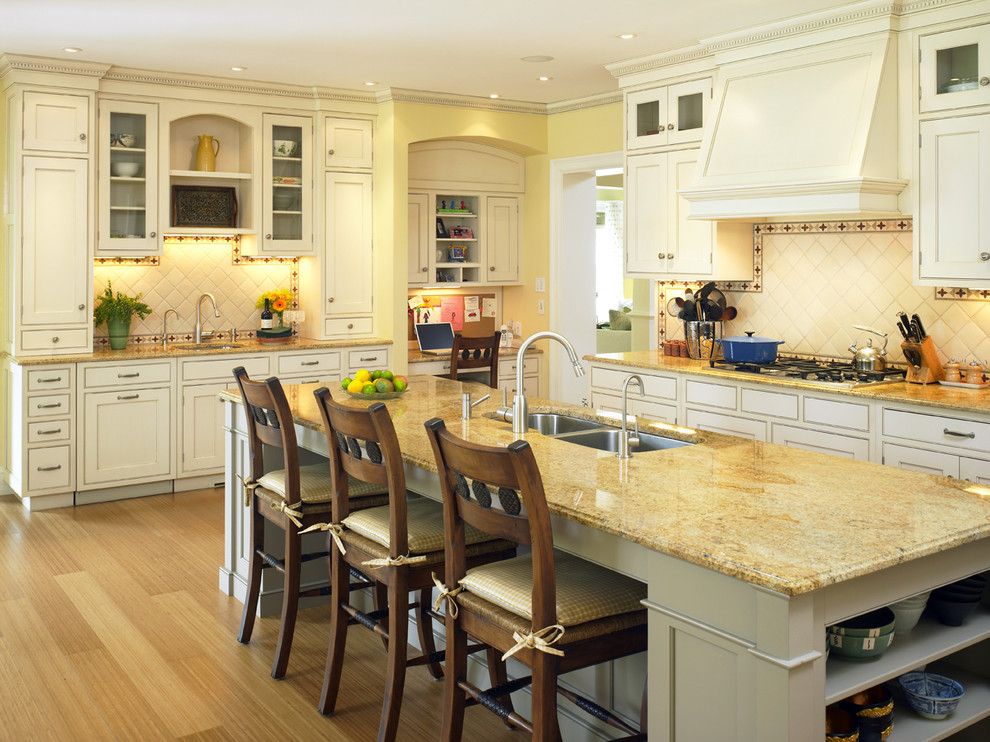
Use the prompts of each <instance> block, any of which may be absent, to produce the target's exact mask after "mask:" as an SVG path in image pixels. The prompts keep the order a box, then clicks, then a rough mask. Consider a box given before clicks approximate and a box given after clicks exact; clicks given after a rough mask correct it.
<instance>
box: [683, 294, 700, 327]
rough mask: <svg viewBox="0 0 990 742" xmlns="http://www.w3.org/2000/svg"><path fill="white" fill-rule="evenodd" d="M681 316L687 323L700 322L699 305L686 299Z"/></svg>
mask: <svg viewBox="0 0 990 742" xmlns="http://www.w3.org/2000/svg"><path fill="white" fill-rule="evenodd" d="M679 316H680V318H681V319H682V320H684V321H685V322H696V321H697V320H698V305H697V304H696V303H695V302H693V301H692V300H691V299H688V298H685V299H684V308H683V309H682V310H681V313H680V315H679Z"/></svg>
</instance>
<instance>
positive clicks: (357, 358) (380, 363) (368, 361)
mask: <svg viewBox="0 0 990 742" xmlns="http://www.w3.org/2000/svg"><path fill="white" fill-rule="evenodd" d="M347 365H348V367H349V368H352V369H362V368H367V369H368V370H370V371H374V370H375V369H379V368H386V367H387V366H388V351H387V350H385V349H384V348H367V349H364V350H352V351H350V352H349V353H348V354H347Z"/></svg>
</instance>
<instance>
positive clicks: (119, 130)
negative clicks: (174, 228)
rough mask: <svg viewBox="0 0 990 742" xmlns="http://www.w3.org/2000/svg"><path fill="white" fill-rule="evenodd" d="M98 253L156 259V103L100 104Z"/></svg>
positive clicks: (106, 101) (116, 102) (160, 243)
mask: <svg viewBox="0 0 990 742" xmlns="http://www.w3.org/2000/svg"><path fill="white" fill-rule="evenodd" d="M99 108H100V126H99V132H100V141H101V142H102V144H101V145H100V147H99V148H98V150H99V157H100V160H99V162H100V165H99V168H98V173H99V182H98V184H97V190H98V193H99V232H98V235H97V242H96V254H97V255H98V256H99V255H132V256H140V255H158V254H160V253H161V245H162V240H160V239H159V237H158V232H159V225H158V104H157V103H130V102H125V101H114V100H101V101H100V104H99Z"/></svg>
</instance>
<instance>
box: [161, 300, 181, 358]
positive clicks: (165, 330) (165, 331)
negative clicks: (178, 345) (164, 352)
mask: <svg viewBox="0 0 990 742" xmlns="http://www.w3.org/2000/svg"><path fill="white" fill-rule="evenodd" d="M169 314H171V315H173V316H174V317H175V318H176V319H179V313H178V312H176V311H175V310H174V309H166V310H165V316H164V317H162V348H167V347H168V316H169Z"/></svg>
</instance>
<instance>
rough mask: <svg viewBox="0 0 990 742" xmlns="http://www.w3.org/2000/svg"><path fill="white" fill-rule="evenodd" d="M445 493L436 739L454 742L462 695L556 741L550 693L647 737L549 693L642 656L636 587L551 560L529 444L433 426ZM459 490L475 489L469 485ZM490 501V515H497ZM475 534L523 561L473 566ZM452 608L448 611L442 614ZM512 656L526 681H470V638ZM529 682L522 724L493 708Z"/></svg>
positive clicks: (607, 716)
mask: <svg viewBox="0 0 990 742" xmlns="http://www.w3.org/2000/svg"><path fill="white" fill-rule="evenodd" d="M426 430H427V433H428V435H429V437H430V442H431V443H432V445H433V452H434V455H435V457H436V462H437V469H438V471H439V472H440V485H441V489H442V491H443V507H444V533H445V542H446V558H445V565H446V575H445V587H443V588H442V593H441V594H442V595H443V599H444V600H446V601H447V611H446V629H447V661H446V665H445V673H446V677H445V680H444V711H443V714H444V715H443V728H442V733H441V735H440V739H442V740H446V741H447V742H450V741H451V740H460V739H461V733H462V728H463V724H464V709H465V707H466V705H468V703H469V701H468V699H467V697H468V696H470V699H471V701H470V702H472V703H479V704H481V705H483V706H485V707H486V708H487V709H489V710H491V711H494V712H495V713H496V714H498V715H499V716H500V717H502V719H503V720H505V721H507V722H508V723H510V724H511V725H512V726H515V727H518V728H520V729H524V730H526V731H528V732H530V733H531V734H532V738H533V739H534V740H537V741H538V742H555V741H556V740H558V739H559V735H560V730H559V727H558V725H557V693H561V694H562V695H564V696H565V697H566V698H569V699H570V700H572V701H574V702H575V703H576V704H577V705H578V707H579V708H581V709H583V710H585V711H587V712H590V713H591V714H592V715H594V716H595V717H597V718H598V719H600V720H601V721H604V722H606V723H607V724H610V725H611V726H614V727H616V728H618V729H621V730H622V731H623V732H624V733H625V734H626V735H628V736H626V737H624V738H623V739H627V740H642V739H646V736H645V734H643V733H641V732H640V731H637V730H636V729H634V728H632V727H631V726H629V725H628V724H626V723H625V722H624V721H623V720H621V719H619V718H618V717H616V716H614V715H613V714H611V713H610V712H609V711H607V710H606V709H604V708H602V707H601V706H598V705H597V704H595V703H594V702H593V701H591V700H589V699H587V698H583V697H580V696H578V695H577V694H575V693H572V692H570V691H567V690H565V689H564V688H558V685H557V677H558V676H559V675H560V674H562V673H565V672H571V671H572V670H577V669H580V668H582V667H588V666H590V665H596V664H598V663H600V662H606V661H609V660H614V659H618V658H620V657H625V656H626V655H630V654H634V653H637V652H643V651H645V650H646V633H647V632H646V611H645V609H644V608H643V606H642V604H641V602H640V601H641V600H643V599H644V598H645V597H646V587H645V585H643V584H641V583H639V582H636V581H635V580H632V579H629V578H627V577H624V576H622V575H619V574H616V573H614V572H612V571H610V570H607V569H605V568H603V567H599V566H598V565H595V564H592V563H591V562H587V561H585V560H583V559H579V558H577V557H574V556H570V555H567V554H564V553H562V552H554V549H553V534H552V532H551V527H550V513H549V510H548V508H547V502H546V495H545V493H544V490H543V481H542V479H541V477H540V472H539V469H538V467H537V464H536V459H535V458H534V457H533V452H532V450H531V449H530V447H529V444H528V443H526V442H525V441H516V442H515V443H513V444H511V445H510V446H509V447H508V448H491V447H488V446H480V445H478V444H475V443H471V442H468V441H465V440H462V439H460V438H458V437H456V436H454V435H452V434H451V433H450V432H449V431H448V430H447V429H446V427H445V426H444V423H443V421H442V420H439V419H433V420H430V421H429V422H427V423H426ZM468 480H472V481H471V483H470V484H469V483H468ZM496 503H497V505H498V506H496ZM471 528H473V529H477V530H480V531H483V532H485V533H487V534H490V535H492V536H493V537H498V538H502V539H506V540H508V541H513V542H515V543H517V544H525V545H528V546H530V547H531V549H532V553H531V554H527V555H525V556H519V557H516V558H514V559H510V560H506V561H502V562H498V563H495V564H488V565H482V566H480V567H472V565H471V564H469V563H468V561H467V560H466V559H465V555H466V544H465V533H466V532H467V531H468V529H471ZM451 604H453V605H451ZM469 637H470V638H473V639H476V640H478V641H481V642H484V643H485V644H488V645H490V646H492V647H495V648H496V649H497V650H499V651H500V652H504V653H505V654H504V655H503V659H505V658H507V657H509V656H514V657H515V658H516V659H517V660H519V661H520V662H522V663H523V664H524V665H526V666H527V667H528V668H529V669H530V670H531V672H532V674H531V675H530V676H528V677H523V678H517V679H513V680H510V681H508V682H506V683H503V684H501V685H499V686H496V687H493V688H491V689H489V690H484V691H483V690H481V689H479V688H478V687H477V686H475V685H473V684H471V683H470V682H468V679H467V656H466V654H465V647H466V645H467V639H468V638H469ZM530 684H532V687H533V689H532V698H533V718H532V721H527V720H526V719H523V718H522V717H520V716H518V715H517V714H515V713H514V712H513V711H512V709H511V707H509V706H508V705H506V704H505V703H504V702H503V701H501V700H499V699H502V698H507V697H508V696H509V694H510V693H512V692H514V691H517V690H519V689H521V688H524V687H525V686H527V685H530Z"/></svg>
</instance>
